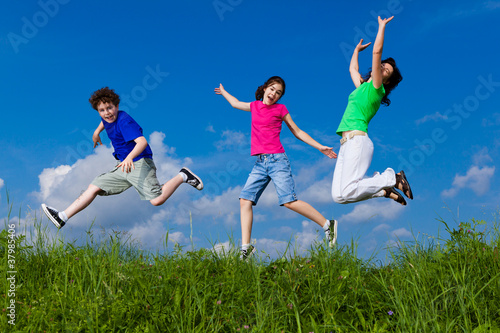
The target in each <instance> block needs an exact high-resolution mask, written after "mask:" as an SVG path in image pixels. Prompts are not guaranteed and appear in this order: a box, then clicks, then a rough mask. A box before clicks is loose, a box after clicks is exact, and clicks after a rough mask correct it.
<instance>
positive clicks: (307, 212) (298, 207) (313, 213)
mask: <svg viewBox="0 0 500 333" xmlns="http://www.w3.org/2000/svg"><path fill="white" fill-rule="evenodd" d="M283 206H285V207H286V208H288V209H291V210H293V211H294V212H296V213H299V214H300V215H302V216H304V217H306V218H308V219H310V220H311V221H314V222H316V223H317V224H319V226H320V227H323V226H324V225H325V223H326V218H325V217H324V216H323V215H321V213H320V212H318V211H317V210H316V209H314V208H313V206H311V205H310V204H308V203H307V202H304V201H302V200H297V201H292V202H288V203H286V204H284V205H283Z"/></svg>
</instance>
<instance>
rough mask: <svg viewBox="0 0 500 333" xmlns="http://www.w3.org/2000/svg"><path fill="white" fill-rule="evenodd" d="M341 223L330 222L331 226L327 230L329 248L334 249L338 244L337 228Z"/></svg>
mask: <svg viewBox="0 0 500 333" xmlns="http://www.w3.org/2000/svg"><path fill="white" fill-rule="evenodd" d="M338 224H339V222H338V221H337V220H330V226H329V227H328V229H327V230H325V236H326V239H328V246H330V248H333V246H334V245H335V243H336V242H337V226H338Z"/></svg>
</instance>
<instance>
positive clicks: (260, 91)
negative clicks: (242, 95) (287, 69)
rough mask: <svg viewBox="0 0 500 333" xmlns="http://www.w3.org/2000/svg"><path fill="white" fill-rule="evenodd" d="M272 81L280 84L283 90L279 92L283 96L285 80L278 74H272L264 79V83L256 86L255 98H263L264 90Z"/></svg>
mask: <svg viewBox="0 0 500 333" xmlns="http://www.w3.org/2000/svg"><path fill="white" fill-rule="evenodd" d="M273 83H279V84H281V86H282V87H283V92H282V93H281V97H283V95H285V80H283V79H282V78H281V77H279V76H272V77H270V78H269V79H268V80H267V81H266V83H264V84H263V85H261V86H259V87H258V88H257V91H256V92H255V100H256V101H261V100H262V99H263V98H264V90H266V88H267V87H269V86H270V85H271V84H273ZM281 97H280V98H281Z"/></svg>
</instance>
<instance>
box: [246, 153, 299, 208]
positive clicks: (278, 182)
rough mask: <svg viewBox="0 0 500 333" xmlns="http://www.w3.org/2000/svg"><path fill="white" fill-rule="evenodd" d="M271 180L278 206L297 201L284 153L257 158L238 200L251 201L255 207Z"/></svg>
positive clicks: (288, 162)
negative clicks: (276, 195)
mask: <svg viewBox="0 0 500 333" xmlns="http://www.w3.org/2000/svg"><path fill="white" fill-rule="evenodd" d="M271 180H272V181H273V183H274V187H275V188H276V192H277V194H278V201H279V204H280V206H283V205H284V204H286V203H288V202H292V201H297V195H296V194H295V183H294V181H293V178H292V168H291V167H290V161H289V160H288V157H287V156H286V154H285V153H280V154H262V155H258V156H257V161H255V165H254V166H253V169H252V172H251V173H250V175H249V176H248V179H247V182H246V184H245V186H244V187H243V190H242V191H241V194H240V199H246V200H249V201H252V203H253V205H254V206H255V205H256V204H257V202H258V201H259V198H260V196H261V195H262V192H264V190H265V189H266V187H267V185H268V184H269V182H270V181H271Z"/></svg>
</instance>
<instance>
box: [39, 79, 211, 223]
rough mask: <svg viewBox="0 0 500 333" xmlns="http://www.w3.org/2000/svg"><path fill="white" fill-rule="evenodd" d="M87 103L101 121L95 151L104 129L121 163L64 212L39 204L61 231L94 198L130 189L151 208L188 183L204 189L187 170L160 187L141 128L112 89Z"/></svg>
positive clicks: (94, 182) (95, 137)
mask: <svg viewBox="0 0 500 333" xmlns="http://www.w3.org/2000/svg"><path fill="white" fill-rule="evenodd" d="M89 102H90V104H92V107H93V108H94V109H95V110H97V111H98V112H99V115H100V116H101V122H100V123H99V126H98V127H97V129H96V130H95V132H94V134H93V136H92V141H94V148H95V147H96V146H97V145H98V144H101V145H102V142H101V138H100V136H99V134H100V133H101V132H102V131H103V130H106V133H107V134H108V137H109V139H110V140H111V143H112V144H113V148H114V149H115V151H114V153H113V156H114V157H115V158H116V159H117V160H118V161H120V163H118V164H117V165H116V167H115V168H114V169H113V170H111V171H109V172H107V173H104V174H102V175H100V176H98V177H96V178H95V179H94V180H93V181H92V183H91V184H90V185H89V187H88V188H87V190H86V191H85V192H83V193H82V195H80V197H79V198H78V199H76V200H75V201H74V202H73V203H72V204H71V205H70V206H69V207H68V208H66V209H65V210H64V211H62V212H59V211H58V210H57V209H55V208H52V207H48V206H47V205H45V204H42V209H43V212H44V213H45V215H47V217H48V218H49V220H51V221H52V223H54V225H55V226H56V227H58V228H62V227H63V226H64V225H65V224H66V222H67V221H68V219H69V218H71V217H72V216H74V215H75V214H77V213H79V212H80V211H82V210H83V209H85V208H86V207H87V206H88V205H89V204H90V203H91V202H92V201H93V200H94V199H95V198H96V196H97V195H114V194H119V193H122V192H123V191H125V190H127V189H128V188H130V187H132V186H133V187H134V188H135V189H136V190H137V192H138V193H139V196H140V197H141V200H149V201H150V202H151V204H152V205H153V206H159V205H162V204H163V203H165V201H167V199H168V198H169V197H170V196H171V195H172V194H173V193H174V192H175V190H176V189H177V188H178V187H179V186H180V185H181V184H182V183H188V184H189V185H191V186H193V187H195V188H196V189H197V190H202V189H203V182H202V181H201V179H200V178H199V177H198V176H196V175H195V174H194V173H193V172H192V171H191V170H189V169H188V168H186V167H183V168H182V169H181V170H180V171H179V174H178V175H177V176H175V177H174V178H172V179H170V180H169V181H168V182H166V183H165V184H163V186H161V185H160V183H159V182H158V179H157V178H156V167H155V164H154V162H153V152H152V151H151V148H150V147H149V144H148V142H147V140H146V138H145V137H144V136H143V134H142V128H141V127H140V126H139V124H137V123H136V122H135V120H134V119H133V118H132V117H131V116H129V115H128V114H127V113H126V112H124V111H119V110H118V105H119V103H120V97H119V96H118V95H117V94H116V93H115V92H114V90H113V89H109V88H108V87H105V88H102V89H99V90H97V91H95V92H94V93H93V94H92V96H91V97H90V99H89Z"/></svg>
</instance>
